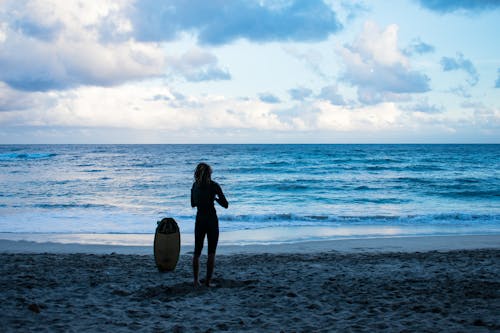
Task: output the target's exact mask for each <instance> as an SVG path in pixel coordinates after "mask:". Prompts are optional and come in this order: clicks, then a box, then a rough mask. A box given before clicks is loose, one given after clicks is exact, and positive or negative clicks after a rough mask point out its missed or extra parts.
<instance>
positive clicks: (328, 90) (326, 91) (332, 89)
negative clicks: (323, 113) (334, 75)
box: [318, 85, 346, 105]
mask: <svg viewBox="0 0 500 333" xmlns="http://www.w3.org/2000/svg"><path fill="white" fill-rule="evenodd" d="M318 97H319V98H321V99H324V100H327V101H329V102H330V103H331V104H332V105H345V104H346V102H345V100H344V98H343V97H342V95H340V94H339V93H338V89H337V86H335V85H330V86H326V87H323V88H322V89H321V92H320V93H319V95H318Z"/></svg>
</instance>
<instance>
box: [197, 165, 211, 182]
mask: <svg viewBox="0 0 500 333" xmlns="http://www.w3.org/2000/svg"><path fill="white" fill-rule="evenodd" d="M211 176H212V168H211V167H210V165H208V164H206V163H200V164H198V166H197V167H196V170H194V180H195V182H196V184H198V185H205V184H210V182H211V181H212V177H211Z"/></svg>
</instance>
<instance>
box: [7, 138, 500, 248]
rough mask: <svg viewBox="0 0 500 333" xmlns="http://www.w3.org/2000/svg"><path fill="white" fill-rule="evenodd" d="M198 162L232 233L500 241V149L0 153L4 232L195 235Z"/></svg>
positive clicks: (179, 148)
mask: <svg viewBox="0 0 500 333" xmlns="http://www.w3.org/2000/svg"><path fill="white" fill-rule="evenodd" d="M200 161H205V162H208V163H209V164H210V165H212V167H213V170H214V173H213V179H214V180H216V181H217V182H219V183H220V184H221V186H222V188H223V190H224V192H225V193H226V196H227V198H228V200H229V202H230V207H229V209H228V210H224V209H223V208H221V207H219V208H218V209H217V210H218V213H219V218H220V226H221V231H223V232H229V233H231V232H237V231H241V230H249V231H252V230H254V231H255V233H254V234H255V235H265V234H266V230H269V234H270V235H272V234H273V232H274V233H275V234H276V230H287V231H286V232H287V234H288V235H289V236H290V235H291V236H290V237H289V238H288V239H291V240H293V239H295V238H294V236H293V235H294V230H297V237H296V239H300V238H301V237H300V232H299V231H298V230H300V228H298V229H296V228H293V227H307V228H311V227H312V228H317V227H321V228H317V229H315V230H316V233H314V237H312V238H322V237H332V235H333V236H335V235H336V234H335V230H346V228H347V229H349V228H351V229H352V230H354V229H355V230H357V233H356V235H357V236H370V235H371V233H372V232H373V230H374V228H382V229H384V228H385V229H388V228H392V229H394V228H396V229H395V230H399V229H398V228H402V229H401V230H403V229H404V230H407V231H406V233H403V234H404V235H408V233H409V234H412V233H413V231H411V230H417V232H415V233H418V230H427V231H426V232H427V233H431V234H434V233H435V234H446V233H457V232H458V233H478V232H479V233H500V145H0V170H1V173H0V233H20V234H24V233H27V234H31V233H44V234H60V233H73V234H79V233H90V234H150V233H153V232H154V228H155V226H156V221H157V220H158V219H160V218H161V217H164V216H172V217H174V218H175V219H176V220H178V222H179V224H180V225H181V229H182V231H183V232H185V233H191V232H192V230H193V226H194V215H195V210H194V209H192V208H191V207H190V201H189V195H190V188H191V184H192V181H193V170H194V168H195V167H196V165H197V163H198V162H200ZM284 228H285V229H284ZM415 228H416V229H415ZM272 230H274V231H272ZM408 230H409V231H408ZM457 230H458V231H457ZM323 231H324V234H323V233H322V232H323ZM250 234H251V232H250V233H249V232H247V235H250ZM394 234H395V235H397V234H398V232H397V231H396V232H395V233H394ZM339 235H341V233H339ZM346 235H347V236H349V235H350V234H349V233H347V234H346ZM259 237H260V236H254V237H253V238H254V239H255V240H256V241H258V240H259ZM273 237H274V236H267V237H261V238H266V240H267V241H273V239H279V236H277V237H274V238H273Z"/></svg>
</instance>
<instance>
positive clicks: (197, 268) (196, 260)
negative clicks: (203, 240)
mask: <svg viewBox="0 0 500 333" xmlns="http://www.w3.org/2000/svg"><path fill="white" fill-rule="evenodd" d="M199 272H200V256H198V255H196V254H195V255H193V284H194V286H195V287H198V286H199V285H200V282H199V280H198V274H199Z"/></svg>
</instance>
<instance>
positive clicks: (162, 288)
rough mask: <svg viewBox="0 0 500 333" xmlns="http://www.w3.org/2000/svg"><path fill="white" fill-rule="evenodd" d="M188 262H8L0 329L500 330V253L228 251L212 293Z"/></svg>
mask: <svg viewBox="0 0 500 333" xmlns="http://www.w3.org/2000/svg"><path fill="white" fill-rule="evenodd" d="M497 244H498V242H497ZM205 259H206V258H205V257H202V263H204V262H205ZM190 260H191V257H190V256H189V255H188V254H183V255H182V256H181V258H180V261H179V264H178V266H177V269H176V271H175V272H172V273H164V274H160V273H158V271H157V270H156V267H155V265H154V259H153V256H152V255H130V254H128V255H124V254H83V253H80V254H76V253H72V254H71V253H68V254H65V253H52V254H49V253H45V254H27V253H3V254H0V262H1V268H0V270H1V271H0V295H1V305H0V324H1V330H2V331H3V332H14V331H15V332H28V331H33V332H35V331H36V332H42V331H49V332H53V331H55V332H57V331H61V332H71V331H74V332H80V331H89V332H96V331H104V332H115V331H118V332H119V331H126V332H130V331H134V332H207V331H208V332H219V331H230V332H237V331H255V332H280V331H284V332H302V331H303V332H333V331H342V332H345V331H352V332H373V331H375V332H440V331H448V332H489V331H495V330H496V331H500V249H498V247H497V248H496V249H476V250H453V251H440V252H438V251H428V252H408V251H407V252H396V251H392V252H383V253H380V252H373V251H371V252H370V251H369V252H358V253H352V252H339V251H329V252H309V253H301V254H294V253H274V254H269V253H267V254H266V253H258V254H248V253H247V254H228V255H225V254H222V255H218V256H217V262H216V273H215V280H214V282H215V283H216V286H215V287H213V288H210V289H208V288H204V287H202V288H199V289H194V288H193V287H192V285H191V279H192V275H191V274H192V273H191V261H190ZM201 268H202V269H201V273H203V272H204V266H202V267H201Z"/></svg>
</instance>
